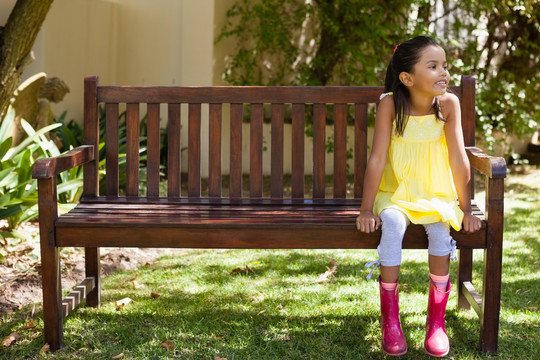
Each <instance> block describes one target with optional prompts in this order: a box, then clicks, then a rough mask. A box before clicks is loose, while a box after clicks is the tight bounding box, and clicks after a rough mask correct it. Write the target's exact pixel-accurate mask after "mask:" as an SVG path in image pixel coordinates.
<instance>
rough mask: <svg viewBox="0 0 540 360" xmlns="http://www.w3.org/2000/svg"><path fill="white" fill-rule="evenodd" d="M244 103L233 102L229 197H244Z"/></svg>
mask: <svg viewBox="0 0 540 360" xmlns="http://www.w3.org/2000/svg"><path fill="white" fill-rule="evenodd" d="M243 113H244V109H243V105H242V104H231V150H230V170H229V177H230V180H229V181H230V183H229V197H231V198H241V197H242V120H243V119H242V118H243Z"/></svg>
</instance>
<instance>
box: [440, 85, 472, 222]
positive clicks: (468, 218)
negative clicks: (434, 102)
mask: <svg viewBox="0 0 540 360" xmlns="http://www.w3.org/2000/svg"><path fill="white" fill-rule="evenodd" d="M439 101H440V104H441V108H442V112H443V116H444V117H445V119H446V124H445V126H444V129H445V130H444V132H445V136H446V143H447V145H448V155H449V160H450V168H451V169H452V176H453V179H454V185H455V186H456V191H457V195H458V200H459V207H460V208H461V210H462V211H463V212H464V214H465V215H464V217H463V230H464V231H465V232H474V231H477V230H479V229H480V227H481V226H482V224H481V222H480V219H478V218H477V217H476V216H474V215H473V214H472V208H471V195H470V190H469V189H470V187H469V182H470V181H471V166H470V163H469V158H468V157H467V153H466V152H465V143H464V140H463V130H462V128H461V108H460V104H459V99H458V98H457V96H456V95H454V94H449V93H447V94H445V95H443V96H441V97H440V98H439Z"/></svg>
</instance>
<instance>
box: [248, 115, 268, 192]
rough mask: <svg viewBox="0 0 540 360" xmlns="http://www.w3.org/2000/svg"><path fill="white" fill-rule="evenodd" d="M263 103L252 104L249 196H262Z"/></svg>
mask: <svg viewBox="0 0 540 360" xmlns="http://www.w3.org/2000/svg"><path fill="white" fill-rule="evenodd" d="M263 116H264V114H263V104H251V123H250V127H249V129H250V132H249V133H250V134H249V139H250V141H249V154H250V156H249V196H250V197H252V198H260V197H262V174H263V171H262V151H263V141H262V140H263V134H262V132H263Z"/></svg>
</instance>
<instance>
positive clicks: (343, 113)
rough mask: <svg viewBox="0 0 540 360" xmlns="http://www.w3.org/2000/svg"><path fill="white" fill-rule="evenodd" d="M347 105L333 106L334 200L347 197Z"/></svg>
mask: <svg viewBox="0 0 540 360" xmlns="http://www.w3.org/2000/svg"><path fill="white" fill-rule="evenodd" d="M346 185H347V104H335V105H334V198H336V199H344V198H346V197H347V186H346Z"/></svg>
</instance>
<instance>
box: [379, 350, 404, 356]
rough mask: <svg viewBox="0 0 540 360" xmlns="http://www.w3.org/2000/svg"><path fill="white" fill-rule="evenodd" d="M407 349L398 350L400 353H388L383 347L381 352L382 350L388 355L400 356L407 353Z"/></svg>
mask: <svg viewBox="0 0 540 360" xmlns="http://www.w3.org/2000/svg"><path fill="white" fill-rule="evenodd" d="M407 350H408V349H405V351H403V352H400V353H397V354H394V353H389V352H387V351H386V350H384V349H383V352H384V353H385V354H386V355H390V356H401V355H405V354H406V353H407Z"/></svg>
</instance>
